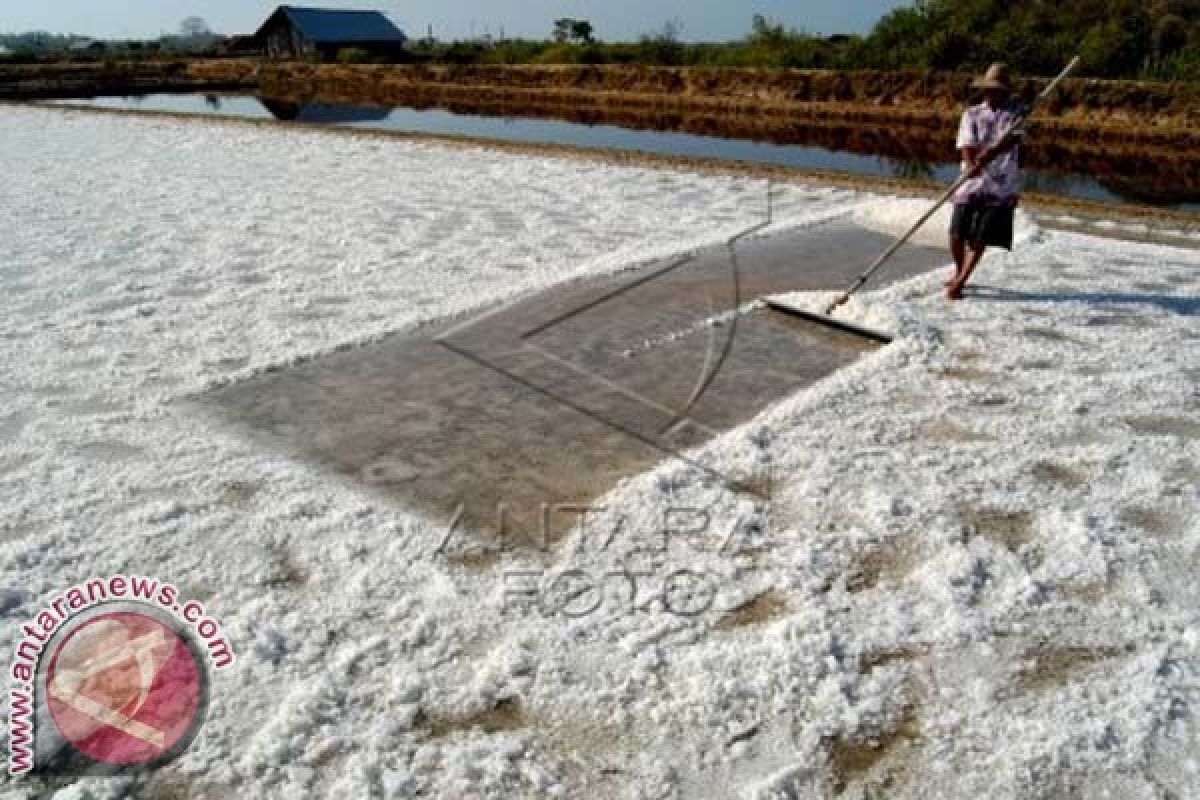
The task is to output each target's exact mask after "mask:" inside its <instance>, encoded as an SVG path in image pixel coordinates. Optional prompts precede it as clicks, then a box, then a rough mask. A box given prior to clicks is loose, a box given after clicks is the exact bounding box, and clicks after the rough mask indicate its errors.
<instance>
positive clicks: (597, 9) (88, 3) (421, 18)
mask: <svg viewBox="0 0 1200 800" xmlns="http://www.w3.org/2000/svg"><path fill="white" fill-rule="evenodd" d="M310 4H311V5H313V6H319V7H323V8H366V9H376V10H380V11H384V12H386V13H387V14H388V16H389V17H391V19H392V20H393V21H394V22H395V23H396V24H397V25H399V26H400V28H401V29H403V30H404V31H405V32H406V33H408V34H409V35H410V36H411V35H423V34H424V33H425V31H426V28H427V26H428V25H431V24H432V25H433V30H434V35H435V36H437V37H438V38H439V39H453V38H463V37H467V36H470V35H472V34H476V35H482V34H484V33H491V34H493V35H499V34H500V33H504V34H506V35H508V36H527V37H538V38H545V37H548V36H549V34H550V31H551V29H552V27H553V20H554V19H557V18H559V17H578V18H582V19H588V20H591V22H592V24H593V25H594V26H595V28H596V35H597V36H598V37H599V38H600V39H602V40H610V41H612V40H620V39H636V38H637V37H638V36H640V35H642V34H644V33H647V32H652V31H660V30H662V28H663V26H664V24H665V23H666V22H667V21H669V20H679V21H680V22H681V23H682V32H681V34H680V35H681V38H683V39H689V40H708V41H721V40H728V39H737V38H741V37H742V36H744V35H745V34H746V33H747V32H748V31H749V29H750V20H751V18H752V17H753V15H754V14H763V15H765V16H767V17H771V18H773V19H775V20H776V21H778V22H782V23H784V24H786V25H788V26H790V27H794V28H797V29H800V30H805V31H808V32H810V33H822V34H831V33H861V32H865V31H867V30H869V29H870V27H871V25H872V24H873V23H874V21H875V20H876V19H878V18H879V17H880V16H882V15H883V14H884V13H885V12H887V11H888V10H890V9H892V8H896V7H898V6H902V5H911V3H910V2H906V1H905V0H855V2H846V0H754V1H752V2H749V3H742V2H738V0H457V1H456V0H313V2H311V3H310ZM276 5H277V3H276V2H270V1H268V2H260V0H207V1H206V2H202V1H201V0H40V2H33V3H31V2H19V1H18V0H4V2H2V3H0V33H17V32H22V31H29V30H47V31H51V32H53V33H78V34H82V35H85V36H92V37H96V38H150V37H157V36H159V35H160V34H162V33H174V32H176V31H177V30H178V29H179V23H180V22H182V21H183V19H184V18H186V17H190V16H198V17H201V18H203V19H204V20H205V21H207V22H208V24H209V26H210V27H211V28H212V29H213V30H214V31H217V32H218V33H251V32H253V31H254V29H255V28H256V27H257V26H258V24H259V23H260V22H261V21H262V20H263V19H265V18H266V16H267V14H268V13H269V12H270V11H271V10H272V9H273V8H274V7H275V6H276ZM295 5H305V3H303V2H297V3H295Z"/></svg>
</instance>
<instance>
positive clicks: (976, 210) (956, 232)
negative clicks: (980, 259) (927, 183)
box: [950, 203, 1015, 250]
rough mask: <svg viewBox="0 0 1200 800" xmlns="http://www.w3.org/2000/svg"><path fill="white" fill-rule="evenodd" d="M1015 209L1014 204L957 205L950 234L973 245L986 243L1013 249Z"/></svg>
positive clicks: (988, 245)
mask: <svg viewBox="0 0 1200 800" xmlns="http://www.w3.org/2000/svg"><path fill="white" fill-rule="evenodd" d="M1014 211H1015V209H1014V208H1013V207H1012V206H989V205H983V204H982V203H966V204H964V205H956V206H955V207H954V217H953V218H952V219H951V221H950V235H951V236H955V237H957V238H959V239H962V240H963V241H964V242H966V243H967V244H969V245H972V246H977V245H985V246H987V247H1003V248H1004V249H1005V250H1012V242H1013V212H1014Z"/></svg>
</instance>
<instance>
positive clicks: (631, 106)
mask: <svg viewBox="0 0 1200 800" xmlns="http://www.w3.org/2000/svg"><path fill="white" fill-rule="evenodd" d="M971 77H972V76H970V75H964V74H957V73H945V72H880V71H875V70H858V71H849V72H838V71H825V70H768V69H702V68H673V67H641V66H553V65H547V66H480V65H468V66H453V65H354V66H344V65H334V64H325V65H316V64H305V63H291V62H282V63H281V62H261V61H254V60H247V59H240V60H233V59H231V60H197V61H140V62H103V63H93V64H38V65H28V66H8V67H0V95H6V96H10V97H12V96H19V97H33V96H49V95H53V96H62V95H63V94H77V95H80V94H99V93H103V92H106V91H110V90H112V89H113V88H114V87H115V88H118V89H130V88H133V89H136V88H142V89H146V90H164V89H176V90H185V89H191V88H196V87H200V88H203V87H240V88H246V89H251V88H253V89H258V90H261V91H263V92H265V93H269V94H278V95H284V96H311V97H315V96H321V97H323V98H328V97H330V96H337V97H341V98H354V99H356V100H357V101H359V102H362V103H375V104H381V105H398V104H407V103H408V102H409V101H410V100H411V98H413V97H421V98H424V99H426V100H427V101H431V100H439V101H442V102H445V103H450V102H454V103H457V104H460V105H462V104H468V103H471V102H475V103H480V104H483V103H487V104H490V105H492V106H496V105H507V106H510V107H511V108H513V109H514V110H515V109H524V108H548V107H555V106H559V107H569V108H573V109H579V110H595V111H603V110H609V111H614V112H615V111H619V110H623V109H624V110H629V111H654V112H659V113H662V112H672V111H685V110H686V111H690V112H693V113H694V112H702V111H703V112H710V113H722V114H730V115H734V114H741V115H746V114H752V115H763V114H767V113H770V114H773V115H782V116H784V117H793V118H803V119H804V120H805V121H808V122H812V121H814V120H819V119H837V120H838V121H840V122H845V123H854V122H872V123H880V122H887V123H891V122H894V123H898V124H903V125H908V126H913V125H927V126H931V127H942V126H944V125H945V124H946V121H947V120H951V121H953V120H956V119H957V114H958V112H959V111H960V110H961V108H962V106H963V104H964V103H965V102H967V101H968V100H969V99H970V96H971V91H970V88H969V86H970V82H971ZM1043 85H1044V80H1042V79H1028V80H1024V81H1021V82H1020V83H1019V86H1018V88H1019V90H1020V91H1021V92H1022V93H1023V94H1025V95H1027V96H1032V95H1033V94H1035V93H1036V92H1037V91H1038V90H1039V89H1040V88H1041V87H1042V86H1043ZM1037 116H1038V118H1039V123H1040V124H1042V125H1053V126H1055V127H1056V128H1057V129H1058V130H1061V131H1062V132H1064V133H1066V132H1067V131H1070V132H1072V133H1073V134H1074V135H1076V136H1081V137H1084V138H1085V139H1095V138H1097V137H1099V138H1111V137H1116V138H1119V139H1128V138H1130V137H1136V138H1139V139H1142V140H1145V139H1147V138H1150V139H1157V140H1165V139H1170V140H1173V141H1175V142H1177V141H1178V137H1180V136H1184V137H1188V138H1196V139H1198V140H1200V84H1185V83H1151V82H1135V81H1097V80H1071V81H1067V82H1066V83H1065V84H1064V85H1063V86H1062V87H1060V88H1059V90H1058V91H1057V92H1056V93H1055V95H1054V96H1053V97H1052V98H1050V100H1049V101H1048V102H1047V103H1046V104H1045V105H1043V106H1042V107H1041V109H1040V110H1039V113H1038V115H1037Z"/></svg>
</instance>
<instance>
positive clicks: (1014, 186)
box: [954, 100, 1027, 206]
mask: <svg viewBox="0 0 1200 800" xmlns="http://www.w3.org/2000/svg"><path fill="white" fill-rule="evenodd" d="M1026 111H1027V109H1026V108H1025V107H1024V106H1022V105H1020V104H1019V103H1016V102H1014V101H1011V100H1010V101H1008V102H1006V103H1004V104H1002V105H1000V106H997V107H996V108H994V109H993V108H992V107H991V106H989V105H988V104H987V103H980V104H979V105H975V106H971V107H970V108H968V109H967V110H966V111H965V112H963V116H962V122H961V123H960V124H959V126H958V141H957V143H956V145H955V146H956V147H957V148H958V149H959V150H962V149H963V148H964V147H974V148H976V149H978V150H979V153H980V155H982V154H983V152H984V151H985V150H987V149H988V148H989V147H993V146H995V145H996V144H997V143H999V142H1000V140H1001V139H1003V138H1004V135H1005V134H1006V133H1008V132H1009V131H1010V130H1011V129H1012V126H1013V125H1014V124H1016V123H1017V122H1018V121H1019V120H1020V118H1021V116H1022V115H1023V114H1025V113H1026ZM1017 150H1018V148H1017V147H1013V148H1012V149H1010V150H1009V151H1008V152H1007V153H1004V154H1003V155H1001V156H999V157H998V158H996V160H995V161H993V162H992V163H990V164H988V166H987V168H986V169H984V171H983V173H982V174H981V175H980V176H979V177H977V178H972V179H971V180H969V181H967V182H966V183H964V184H963V185H962V186H961V187H960V188H959V190H958V191H957V192H955V194H954V202H955V203H956V204H958V205H965V204H967V203H983V204H985V205H998V206H1000V205H1015V204H1016V200H1017V196H1018V195H1019V194H1020V192H1021V168H1020V161H1019V159H1018V154H1017ZM970 168H971V167H970V165H969V164H968V163H967V162H966V161H963V164H962V170H963V172H964V173H966V172H967V171H968V170H969V169H970Z"/></svg>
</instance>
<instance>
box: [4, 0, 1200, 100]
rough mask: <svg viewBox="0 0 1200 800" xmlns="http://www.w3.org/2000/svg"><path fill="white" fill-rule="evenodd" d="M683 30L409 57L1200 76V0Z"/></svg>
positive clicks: (1046, 3)
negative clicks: (834, 30) (723, 35)
mask: <svg viewBox="0 0 1200 800" xmlns="http://www.w3.org/2000/svg"><path fill="white" fill-rule="evenodd" d="M683 28H684V24H683V22H682V21H680V20H672V21H669V22H667V23H666V24H664V25H663V26H662V28H661V29H659V30H657V31H652V32H649V33H647V34H645V35H643V36H642V37H640V38H639V39H638V40H637V41H632V42H604V41H601V39H600V37H599V35H598V31H597V30H596V28H595V27H594V26H593V25H592V23H591V22H590V21H589V20H586V19H575V18H562V19H558V20H555V21H554V23H553V27H552V28H551V30H550V35H549V37H548V38H546V39H542V40H533V39H501V40H493V39H491V38H484V39H478V40H472V41H459V42H439V41H436V40H434V39H432V38H425V39H420V40H416V41H414V42H413V43H412V46H411V47H410V49H409V51H408V58H410V59H411V60H417V61H427V62H434V63H456V64H645V65H661V66H704V67H768V68H779V67H793V68H801V69H885V70H895V69H915V70H927V69H937V70H971V71H977V70H980V69H982V68H983V67H985V66H986V65H987V64H989V63H990V62H992V61H1007V62H1008V63H1009V64H1010V65H1011V66H1012V68H1013V69H1014V70H1016V71H1017V72H1021V73H1027V74H1036V75H1049V74H1053V73H1054V72H1057V70H1058V69H1059V68H1060V67H1061V66H1062V65H1063V64H1064V63H1065V62H1066V61H1067V60H1068V59H1069V58H1070V57H1071V56H1072V55H1074V54H1076V53H1078V54H1080V55H1082V56H1083V60H1084V66H1083V68H1082V70H1081V73H1082V74H1085V75H1091V76H1094V77H1102V78H1149V79H1156V80H1186V81H1200V0H1054V1H1053V2H1052V1H1051V0H1022V1H1021V2H1012V0H917V2H916V3H915V4H914V5H912V6H910V7H905V8H899V9H896V10H894V11H892V12H890V13H889V14H887V15H885V16H884V17H883V18H882V19H880V20H879V21H878V22H877V23H876V24H875V26H874V28H873V29H872V30H871V31H870V32H869V33H868V34H867V35H865V36H858V35H854V36H849V35H842V36H817V35H814V34H810V33H807V32H805V31H800V30H795V29H794V28H790V27H787V26H784V25H782V24H780V23H778V22H776V21H774V20H771V19H768V18H766V17H764V16H761V15H756V16H754V17H753V19H752V21H751V25H750V30H749V32H748V33H747V34H746V35H745V36H744V37H742V38H741V39H738V40H736V41H730V42H715V43H698V42H685V41H683V39H682V32H683ZM78 38H79V37H63V36H54V35H51V34H45V33H34V34H21V35H9V36H5V35H0V46H3V47H7V48H8V49H9V50H11V51H14V52H18V53H20V52H33V53H46V52H53V51H56V50H60V49H67V48H68V47H69V46H70V44H71V42H73V41H75V40H76V39H78ZM221 38H222V37H217V36H214V35H213V34H211V33H209V32H208V26H207V25H205V24H204V23H203V20H199V19H194V18H193V19H188V20H186V21H185V22H184V24H183V25H182V26H181V29H180V32H179V34H177V35H175V36H163V37H162V38H161V39H160V40H159V41H158V42H154V43H151V44H153V48H147V51H149V50H151V49H153V50H157V49H160V48H161V49H162V50H164V51H176V52H179V51H184V52H187V51H192V52H194V51H195V50H196V48H197V46H199V47H201V48H208V49H211V50H213V51H214V53H219V52H220V46H219V45H220V41H219V40H220V39H221ZM129 49H130V50H134V49H136V48H133V47H132V44H131V45H130V47H129ZM366 56H367V54H366V53H362V54H361V58H357V57H356V58H355V59H353V60H365V59H366ZM345 60H352V59H349V58H347V59H345Z"/></svg>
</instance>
